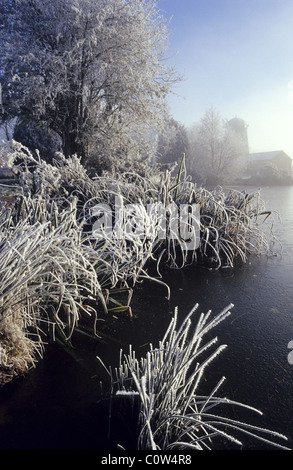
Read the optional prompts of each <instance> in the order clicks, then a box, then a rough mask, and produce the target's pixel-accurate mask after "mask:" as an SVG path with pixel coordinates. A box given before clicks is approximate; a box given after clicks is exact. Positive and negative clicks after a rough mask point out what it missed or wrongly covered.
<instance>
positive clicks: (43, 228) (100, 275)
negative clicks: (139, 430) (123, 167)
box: [0, 141, 276, 448]
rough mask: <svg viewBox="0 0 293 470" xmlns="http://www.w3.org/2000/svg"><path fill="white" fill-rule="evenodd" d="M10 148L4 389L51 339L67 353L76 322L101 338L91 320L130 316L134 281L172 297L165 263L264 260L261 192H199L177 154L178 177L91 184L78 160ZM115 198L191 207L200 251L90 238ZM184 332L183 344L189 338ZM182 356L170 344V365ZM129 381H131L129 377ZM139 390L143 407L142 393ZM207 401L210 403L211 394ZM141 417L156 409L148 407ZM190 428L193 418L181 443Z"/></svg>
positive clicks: (1, 249) (0, 317) (111, 178)
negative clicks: (12, 177)
mask: <svg viewBox="0 0 293 470" xmlns="http://www.w3.org/2000/svg"><path fill="white" fill-rule="evenodd" d="M9 148H10V150H9V160H10V161H12V162H13V164H14V167H15V168H16V169H17V185H18V186H17V188H18V192H17V194H16V195H15V196H14V197H13V198H10V199H9V200H7V201H6V202H4V204H2V206H1V210H0V266H1V268H0V274H1V285H0V343H1V365H0V385H1V386H3V385H5V384H6V383H8V382H10V381H12V380H13V379H15V378H17V377H18V376H22V375H25V374H26V373H27V372H28V371H29V370H30V369H31V367H34V366H35V365H36V363H37V362H38V360H40V359H41V358H42V357H43V354H44V353H45V346H46V343H47V342H48V341H56V340H57V341H59V342H60V341H61V342H62V343H63V344H65V345H69V346H70V344H71V337H72V333H73V331H74V330H75V328H76V326H77V325H78V328H81V329H82V327H83V325H85V327H87V325H88V324H89V325H90V326H91V329H92V334H93V335H94V336H96V337H97V338H100V337H102V333H101V332H100V331H98V330H97V320H98V318H101V317H104V318H106V317H107V313H108V312H116V311H119V310H127V311H128V312H129V315H131V295H132V290H133V288H134V287H135V285H136V284H137V283H141V282H143V281H144V280H145V279H150V280H152V281H153V282H158V283H161V284H162V285H163V286H165V288H166V291H167V294H168V295H170V292H169V287H168V286H167V285H166V284H165V283H164V279H163V277H162V275H161V271H160V268H162V266H168V267H169V268H170V269H182V268H184V267H185V266H187V265H195V266H196V265H205V266H207V267H209V269H221V268H225V267H233V266H234V265H235V264H237V263H238V262H240V263H245V262H247V260H248V258H249V256H250V255H256V256H259V255H261V254H263V253H266V254H267V255H269V254H270V253H271V248H272V244H273V243H274V242H275V241H276V240H275V237H274V235H273V233H272V226H273V222H272V224H270V223H269V221H270V220H271V219H272V214H271V212H270V211H268V210H266V208H265V206H264V203H263V201H262V200H261V197H260V193H259V192H256V193H253V194H248V193H246V192H244V191H237V190H235V189H224V188H222V187H220V186H217V187H216V188H214V189H213V190H207V189H204V188H200V187H197V186H196V185H195V184H194V183H193V182H192V181H191V179H190V178H189V177H188V175H187V173H186V169H185V161H184V157H182V159H181V162H180V164H179V166H178V169H177V170H176V171H177V173H175V172H174V170H173V171H169V170H168V171H165V172H163V171H160V170H159V169H157V170H156V171H155V172H154V168H148V169H146V170H145V171H144V172H140V173H138V172H131V171H128V172H125V173H119V174H115V173H107V172H105V173H103V174H102V175H101V176H96V177H89V175H88V174H87V172H86V170H85V168H84V167H83V166H82V165H81V163H80V160H79V159H78V158H77V157H76V156H72V157H71V158H65V157H64V156H63V155H62V154H59V155H58V156H56V159H55V161H54V162H53V164H48V163H46V162H45V161H44V160H42V159H41V158H40V157H39V158H38V157H34V156H33V155H32V154H31V153H30V151H29V150H28V149H27V148H26V147H24V146H23V145H21V144H20V143H18V142H15V141H12V142H10V146H9ZM2 150H3V149H2ZM115 198H116V199H117V198H118V199H119V200H120V201H122V202H123V203H125V204H137V203H138V202H139V203H140V207H141V210H142V211H144V210H145V209H144V208H145V207H146V206H147V205H148V204H151V203H154V202H156V203H160V204H163V205H164V206H165V207H166V206H167V205H168V204H171V203H173V204H175V205H177V206H179V205H180V204H186V205H191V204H198V205H199V208H200V219H199V233H200V238H199V245H198V246H197V247H196V249H194V250H193V251H190V250H189V251H186V250H184V246H182V245H180V244H178V243H177V244H176V240H174V239H173V238H168V236H167V237H166V239H165V240H161V239H158V238H157V234H156V233H155V231H151V232H152V233H151V235H149V236H148V237H146V236H145V237H141V238H139V237H133V239H130V240H129V239H123V238H115V237H113V236H110V235H109V236H107V234H105V237H103V238H99V239H97V238H94V237H93V234H92V227H93V223H94V218H93V208H94V207H95V206H96V205H97V204H106V205H107V206H110V207H113V205H114V201H115ZM143 215H144V216H145V217H147V214H146V213H144V214H143ZM145 220H147V218H146V219H145ZM148 264H151V265H152V266H153V267H154V271H155V274H154V275H150V274H149V273H148V271H147V270H146V266H147V265H148ZM122 292H126V293H127V296H128V299H127V301H126V302H121V301H119V300H118V299H119V293H122ZM172 328H173V327H172ZM172 331H173V330H172ZM174 334H175V333H174ZM182 334H184V338H185V335H187V331H186V332H184V333H182ZM186 337H187V336H186ZM184 347H185V346H184ZM184 347H183V346H182V348H181V349H182V351H183V350H185V349H184ZM178 348H179V349H178ZM179 350H180V347H179V346H178V347H177V346H176V357H177V359H178V354H179ZM150 354H151V355H152V354H153V352H151V353H150ZM177 359H176V360H177ZM129 361H131V358H130V359H129ZM129 365H130V363H129ZM132 380H134V382H135V384H136V385H137V384H138V382H137V381H136V379H135V376H134V375H132ZM137 380H138V379H137ZM122 382H123V381H122ZM188 383H189V382H188ZM123 390H124V389H122V391H123ZM141 391H142V398H143V399H146V400H147V398H146V396H145V390H144V389H141ZM152 396H153V395H152ZM185 398H186V397H185ZM206 400H207V401H206V402H205V403H206V404H207V403H208V402H211V403H210V404H212V402H213V397H212V396H211V397H210V398H206ZM144 404H145V405H146V401H145V402H144ZM203 405H204V403H203ZM157 406H158V402H156V407H157ZM162 406H163V405H162ZM148 413H151V414H152V413H153V412H152V411H151V410H150V409H148ZM142 415H143V416H144V418H145V422H144V424H143V434H142V435H141V442H142V443H143V442H145V445H146V446H147V448H154V446H156V444H155V443H154V441H153V435H152V432H150V427H149V420H148V418H147V417H146V416H147V415H146V414H145V413H144V412H143V413H142ZM176 419H177V418H176ZM178 419H179V418H178ZM180 419H181V420H182V419H183V418H182V416H181V417H180ZM184 419H185V418H184ZM186 419H187V421H188V418H186ZM199 419H200V418H199ZM165 424H166V423H165ZM165 424H164V426H165ZM226 424H227V422H226ZM231 425H232V423H231ZM158 426H159V427H160V426H161V425H160V424H158ZM190 426H192V419H191V420H189V421H188V426H187V428H186V433H185V434H184V435H185V437H186V436H187V435H188V434H189V427H190ZM175 427H176V425H175ZM162 429H163V428H162ZM203 429H204V427H201V430H203ZM209 432H210V431H208V432H207V434H206V436H207V439H208V438H209V437H210V436H209ZM213 432H215V433H216V431H213ZM160 433H161V430H160V432H159V434H160ZM192 439H194V437H193V438H192ZM205 439H206V438H204V440H205ZM141 445H143V444H141ZM170 445H171V444H170ZM180 445H181V444H180ZM199 445H200V444H199ZM149 446H151V447H149ZM171 447H172V445H171ZM156 448H157V447H156Z"/></svg>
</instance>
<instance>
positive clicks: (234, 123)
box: [227, 117, 249, 154]
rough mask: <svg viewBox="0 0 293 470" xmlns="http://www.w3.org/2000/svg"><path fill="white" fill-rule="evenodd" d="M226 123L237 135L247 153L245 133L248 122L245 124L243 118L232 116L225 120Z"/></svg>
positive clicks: (246, 136)
mask: <svg viewBox="0 0 293 470" xmlns="http://www.w3.org/2000/svg"><path fill="white" fill-rule="evenodd" d="M227 125H228V127H229V128H230V129H232V130H233V131H234V132H235V134H236V135H237V136H238V138H239V141H240V142H241V143H242V145H243V149H244V151H245V153H246V154H248V153H249V146H248V135H247V128H248V124H246V122H245V121H244V120H243V119H240V118H238V117H234V118H232V119H230V120H229V121H228V122H227Z"/></svg>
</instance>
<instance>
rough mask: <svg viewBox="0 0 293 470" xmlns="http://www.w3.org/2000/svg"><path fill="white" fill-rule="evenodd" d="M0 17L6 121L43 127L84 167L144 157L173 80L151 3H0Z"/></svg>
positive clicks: (163, 28)
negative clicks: (91, 161) (93, 158)
mask: <svg viewBox="0 0 293 470" xmlns="http://www.w3.org/2000/svg"><path fill="white" fill-rule="evenodd" d="M0 15H1V22H0V47H1V53H2V56H1V58H0V80H1V82H2V89H3V105H4V114H3V115H2V118H3V119H8V118H12V117H16V116H17V117H20V118H21V119H22V120H26V121H27V125H28V126H30V127H32V126H39V127H47V128H48V129H50V130H51V131H53V132H55V133H56V134H57V135H58V136H60V138H61V140H62V149H63V152H64V153H65V155H71V154H78V155H79V156H80V157H81V158H82V162H83V163H84V164H86V163H87V162H88V161H89V159H90V157H91V156H93V155H94V156H97V158H102V157H103V158H104V160H105V162H104V163H106V161H108V164H109V162H111V161H112V160H113V156H115V158H118V157H119V156H120V157H123V158H125V157H129V156H130V155H132V156H133V155H138V154H142V153H145V152H147V144H148V142H147V139H146V138H144V136H145V135H148V132H147V131H148V129H149V128H150V127H153V126H154V125H157V126H159V125H160V116H161V114H162V112H161V111H162V109H164V107H165V103H166V96H167V94H168V93H169V92H170V90H171V87H172V84H173V83H174V82H175V81H177V79H178V77H177V75H176V74H175V72H174V70H173V69H171V68H169V67H167V65H166V62H165V61H164V60H163V59H164V57H165V52H166V48H167V38H168V23H167V21H166V20H165V19H164V18H163V17H162V16H161V15H160V12H159V10H158V8H157V4H156V1H155V0H96V1H93V0H3V1H2V3H1V5H0ZM2 51H3V52H2Z"/></svg>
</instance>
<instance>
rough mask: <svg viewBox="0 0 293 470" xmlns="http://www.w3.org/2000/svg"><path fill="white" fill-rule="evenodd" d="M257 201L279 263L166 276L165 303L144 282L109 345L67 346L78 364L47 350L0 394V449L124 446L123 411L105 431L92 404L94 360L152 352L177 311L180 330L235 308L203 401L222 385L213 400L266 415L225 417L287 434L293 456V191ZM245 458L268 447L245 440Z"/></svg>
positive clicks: (96, 386)
mask: <svg viewBox="0 0 293 470" xmlns="http://www.w3.org/2000/svg"><path fill="white" fill-rule="evenodd" d="M248 190H249V191H251V190H252V188H248ZM261 194H262V198H263V199H264V200H265V202H266V207H267V209H270V210H273V211H278V213H279V215H280V217H281V221H279V220H278V219H277V218H276V219H275V227H274V230H275V233H276V235H277V236H278V239H279V240H280V242H281V245H282V252H281V253H280V252H279V251H280V250H279V246H278V245H276V250H278V252H279V254H278V256H272V257H269V258H268V257H266V256H262V257H260V258H255V257H251V259H250V260H249V262H248V263H247V264H245V265H241V266H238V267H237V268H234V269H222V270H218V271H210V270H207V269H203V268H196V269H195V268H188V269H185V270H181V271H170V270H169V271H167V272H166V274H165V275H164V281H165V282H166V283H167V284H168V285H169V286H170V289H171V298H170V299H169V300H167V298H166V290H165V288H164V287H163V286H161V285H159V284H156V283H152V282H149V281H147V282H145V283H144V284H142V285H139V286H138V287H137V288H136V290H135V292H134V296H133V304H132V310H133V317H132V318H130V317H129V315H128V314H126V313H121V314H117V315H116V316H117V318H113V319H111V321H110V322H109V324H108V327H107V334H108V337H107V338H106V339H104V340H103V341H93V340H91V339H89V338H86V337H85V336H82V335H76V336H75V337H74V345H75V353H76V354H77V357H78V360H76V358H75V357H74V356H73V355H72V354H68V353H67V352H66V351H65V350H64V349H63V348H62V347H60V346H59V345H58V344H56V343H54V344H50V345H49V346H48V348H47V351H46V354H45V356H44V359H43V360H42V361H40V362H39V364H38V365H37V367H36V368H35V369H33V370H32V371H31V373H30V374H29V375H28V376H27V377H26V378H25V379H19V380H17V381H15V382H13V383H11V384H8V385H7V386H5V387H4V388H3V389H2V390H0V449H2V450H5V449H7V450H9V449H10V450H21V449H26V450H27V449H31V450H38V449H47V450H59V449H77V450H89V449H92V450H93V449H95V450H99V449H115V448H116V446H117V444H121V445H123V446H125V447H126V448H127V446H131V445H132V444H133V442H134V441H133V439H134V435H133V425H132V422H131V419H130V417H129V416H128V417H127V419H126V417H125V416H124V415H123V409H120V408H119V409H117V410H115V409H113V414H114V417H113V419H112V421H111V426H109V419H108V402H107V400H104V401H102V403H100V402H99V399H100V398H101V387H100V381H101V380H102V381H103V384H104V387H103V389H104V392H103V393H105V394H106V392H107V384H108V378H107V375H106V373H105V371H104V369H103V368H102V367H101V365H100V363H99V362H98V361H97V360H96V356H100V357H101V358H102V360H103V361H104V363H105V364H106V365H107V366H108V365H112V366H113V367H115V366H117V365H118V362H119V350H120V348H121V347H122V348H125V350H126V351H127V346H128V344H129V343H131V344H132V345H133V347H134V349H135V350H136V351H137V353H138V354H144V353H145V352H146V351H147V348H148V343H150V342H151V343H153V344H156V342H157V341H159V340H160V339H161V338H162V336H163V334H164V332H165V330H166V327H167V326H168V324H169V322H170V319H171V316H172V314H173V312H174V309H175V307H176V306H178V308H179V319H180V320H182V319H183V318H184V316H185V315H186V314H187V313H188V312H189V311H190V309H191V308H192V307H193V306H194V304H196V303H199V309H198V311H199V312H201V311H203V312H206V311H208V310H209V309H212V311H213V312H214V313H215V314H216V313H219V312H220V311H221V310H222V309H223V308H225V307H226V306H227V305H228V304H229V303H230V302H232V303H233V304H234V305H235V306H234V308H233V309H232V313H231V316H230V317H228V319H226V320H225V321H224V322H223V323H221V324H220V325H218V326H217V327H216V328H215V330H214V331H213V335H214V336H217V337H218V339H219V344H226V345H227V348H226V349H225V351H224V352H223V353H222V354H221V355H220V356H219V357H218V358H216V359H215V361H214V362H213V363H212V365H211V366H209V368H208V369H209V370H207V373H206V375H205V377H204V381H203V387H204V388H206V391H205V393H207V394H208V393H209V392H210V391H211V390H212V389H213V388H214V386H215V385H216V383H217V382H218V380H219V379H220V378H221V377H222V376H225V377H226V382H225V383H224V385H223V387H222V388H221V389H220V392H218V395H221V396H226V397H227V398H230V399H233V400H236V401H239V402H242V403H247V404H249V405H251V406H253V407H255V408H257V409H259V410H261V411H262V412H263V415H262V416H260V415H255V414H254V413H251V412H247V411H246V412H245V413H244V412H243V410H242V411H240V410H238V407H234V406H233V407H232V408H231V409H230V411H229V413H230V416H231V417H233V418H235V419H242V420H243V421H245V422H249V423H251V424H254V425H256V426H260V427H264V428H269V429H272V430H274V431H278V432H280V433H282V434H285V435H286V436H287V437H288V442H287V443H285V442H283V441H282V442H281V443H283V444H286V445H288V447H290V448H293V407H292V401H293V400H292V396H293V365H291V364H290V363H289V360H288V355H289V352H290V349H288V343H289V342H290V341H291V340H293V187H292V186H290V187H286V186H284V187H270V188H262V190H261ZM118 317H119V318H118ZM228 447H229V446H228ZM128 448H129V447H128ZM130 448H131V447H130ZM224 448H225V447H224ZM245 448H247V449H251V450H257V449H264V448H266V446H265V445H263V444H261V443H259V442H258V441H255V440H251V441H248V442H247V446H246V447H245Z"/></svg>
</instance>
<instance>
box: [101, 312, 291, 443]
mask: <svg viewBox="0 0 293 470" xmlns="http://www.w3.org/2000/svg"><path fill="white" fill-rule="evenodd" d="M232 307H233V305H232V304H231V305H229V306H228V307H227V308H225V309H224V310H223V311H222V312H221V313H220V314H218V315H217V316H215V317H214V318H212V317H211V311H209V312H208V313H207V314H201V315H199V318H198V321H197V323H196V324H195V325H194V323H193V319H194V317H195V312H196V310H197V308H198V305H196V306H195V307H194V308H193V309H192V310H191V312H190V313H189V315H187V317H186V318H185V319H184V321H183V322H182V324H181V326H180V327H178V329H177V310H176V311H175V314H174V317H173V318H172V321H171V322H170V325H169V327H168V328H167V331H166V333H165V335H164V337H163V339H162V340H161V341H160V342H159V345H158V347H153V345H150V349H149V352H148V353H147V354H146V356H145V357H142V358H140V359H139V358H137V357H136V353H135V351H134V350H133V348H132V347H131V346H130V348H129V353H128V354H124V355H123V354H122V352H121V355H120V364H119V367H118V368H117V369H116V370H115V372H114V373H112V371H111V370H108V373H109V374H110V377H111V387H112V396H113V397H116V398H117V397H118V398H119V399H120V398H121V397H123V398H131V399H132V400H135V402H136V403H137V404H138V409H139V416H138V442H137V449H139V450H146V449H151V450H170V449H195V450H215V448H216V447H217V443H219V440H220V441H230V442H232V443H233V444H236V445H239V446H242V445H243V443H242V442H241V441H240V440H239V435H241V434H242V435H244V437H245V436H248V437H249V438H254V439H257V440H259V441H261V442H265V443H266V444H267V445H269V446H273V447H277V448H283V449H285V448H286V447H285V446H283V445H282V444H279V443H278V442H277V441H278V440H279V439H280V440H282V439H284V440H287V439H286V437H285V436H283V435H281V434H279V433H277V432H274V431H271V430H268V429H264V428H261V427H257V426H254V425H250V424H248V423H246V422H240V421H238V420H235V419H231V418H229V417H227V416H225V414H224V413H223V411H221V412H220V413H218V412H217V409H218V408H219V407H220V408H221V410H222V408H223V406H224V405H225V406H226V405H237V406H240V407H244V408H245V409H248V410H251V411H254V412H257V413H259V414H262V413H261V412H260V411H258V410H256V409H255V408H252V407H251V406H249V405H245V404H242V403H238V402H235V401H233V400H229V399H227V398H221V397H219V396H218V395H217V394H218V391H219V389H220V387H221V385H222V383H223V382H224V380H225V378H224V377H223V378H222V379H221V380H220V381H219V382H218V383H217V384H216V386H215V387H214V388H213V389H212V390H211V392H210V393H209V394H208V395H206V396H203V395H202V394H201V393H199V391H198V390H199V386H200V384H201V379H202V378H203V377H204V373H205V371H206V368H207V367H208V366H209V365H210V364H211V363H212V361H213V360H214V359H215V358H216V357H217V355H218V354H220V353H221V351H222V350H223V349H224V348H225V346H224V345H220V346H215V345H216V343H217V338H216V337H215V338H213V339H208V340H206V341H205V342H204V341H203V339H204V337H205V335H207V333H210V331H211V330H212V329H213V328H214V327H215V326H216V325H218V324H219V323H220V322H221V321H223V320H225V319H226V318H227V317H228V316H229V315H230V311H231V308H232ZM209 337H210V335H209ZM214 346H215V347H214ZM125 419H127V417H125ZM267 435H269V436H271V437H270V438H267V437H266V436H267Z"/></svg>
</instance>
